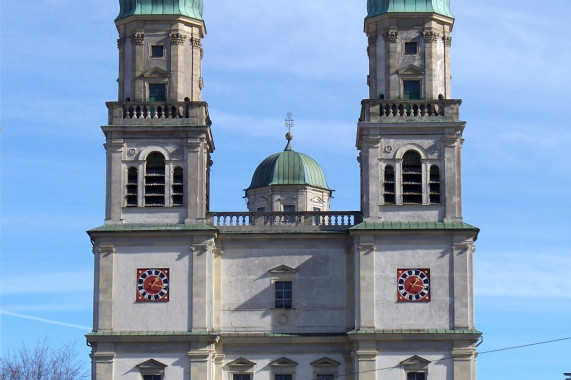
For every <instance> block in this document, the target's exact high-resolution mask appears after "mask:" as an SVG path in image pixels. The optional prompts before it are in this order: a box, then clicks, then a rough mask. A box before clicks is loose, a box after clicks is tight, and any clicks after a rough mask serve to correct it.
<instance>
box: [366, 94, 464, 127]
mask: <svg viewBox="0 0 571 380" xmlns="http://www.w3.org/2000/svg"><path fill="white" fill-rule="evenodd" d="M460 104H462V100H460V99H438V100H378V99H365V100H363V101H362V102H361V117H360V119H359V121H365V122H373V123H375V122H381V123H382V122H398V121H410V120H414V121H419V120H420V121H422V120H426V121H457V120H459V118H460Z"/></svg>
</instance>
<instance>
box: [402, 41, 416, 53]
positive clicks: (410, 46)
mask: <svg viewBox="0 0 571 380" xmlns="http://www.w3.org/2000/svg"><path fill="white" fill-rule="evenodd" d="M417 53H418V44H417V43H416V42H405V43H404V54H406V55H414V54H417Z"/></svg>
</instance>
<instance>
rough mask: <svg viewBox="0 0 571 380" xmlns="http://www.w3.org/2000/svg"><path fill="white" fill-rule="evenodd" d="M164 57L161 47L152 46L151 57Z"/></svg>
mask: <svg viewBox="0 0 571 380" xmlns="http://www.w3.org/2000/svg"><path fill="white" fill-rule="evenodd" d="M163 55H164V49H163V45H153V46H151V57H154V58H159V57H162V56H163Z"/></svg>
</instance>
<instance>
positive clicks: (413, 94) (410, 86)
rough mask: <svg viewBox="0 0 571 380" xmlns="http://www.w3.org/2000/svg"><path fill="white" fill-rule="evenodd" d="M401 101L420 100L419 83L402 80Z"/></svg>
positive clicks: (417, 81)
mask: <svg viewBox="0 0 571 380" xmlns="http://www.w3.org/2000/svg"><path fill="white" fill-rule="evenodd" d="M402 89H403V99H404V100H410V99H420V81H419V80H404V81H402Z"/></svg>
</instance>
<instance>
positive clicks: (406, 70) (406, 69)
mask: <svg viewBox="0 0 571 380" xmlns="http://www.w3.org/2000/svg"><path fill="white" fill-rule="evenodd" d="M425 72H426V70H424V69H423V68H422V67H419V66H416V65H413V64H410V65H406V66H403V67H401V68H400V69H397V73H398V74H400V75H420V74H424V73H425Z"/></svg>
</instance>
